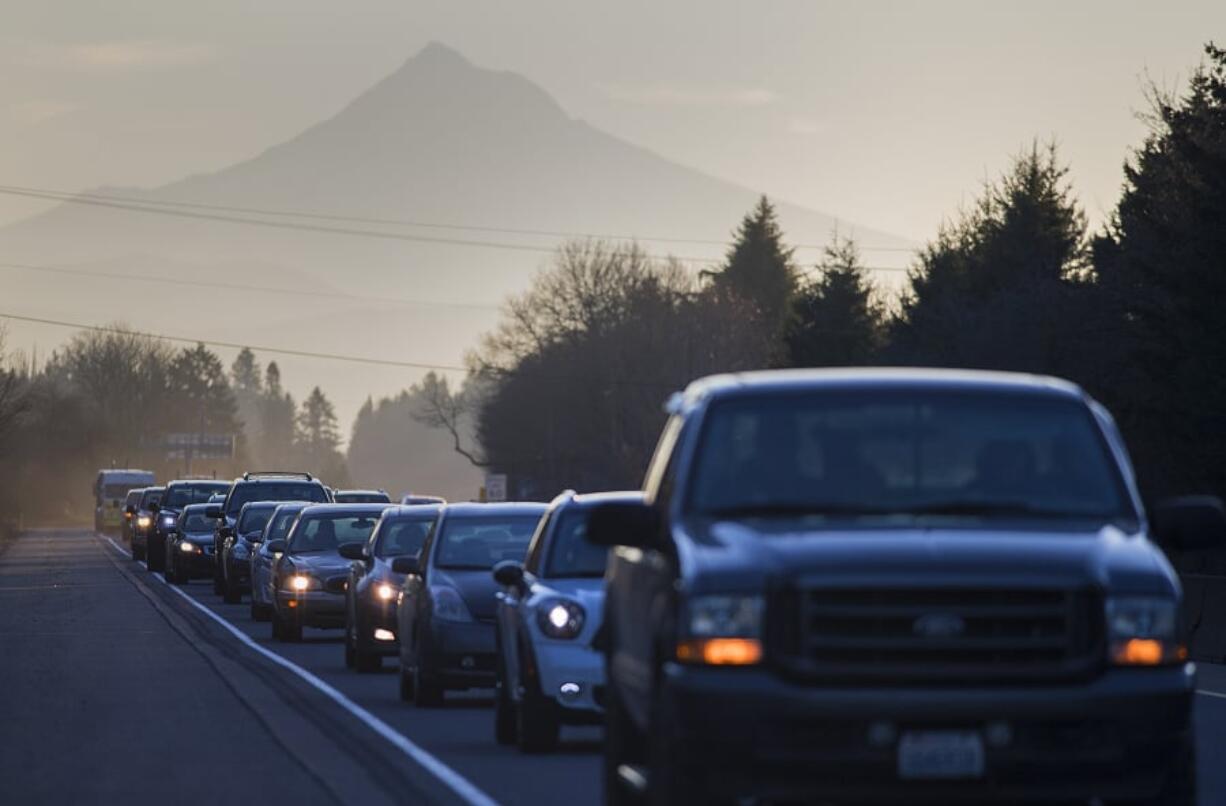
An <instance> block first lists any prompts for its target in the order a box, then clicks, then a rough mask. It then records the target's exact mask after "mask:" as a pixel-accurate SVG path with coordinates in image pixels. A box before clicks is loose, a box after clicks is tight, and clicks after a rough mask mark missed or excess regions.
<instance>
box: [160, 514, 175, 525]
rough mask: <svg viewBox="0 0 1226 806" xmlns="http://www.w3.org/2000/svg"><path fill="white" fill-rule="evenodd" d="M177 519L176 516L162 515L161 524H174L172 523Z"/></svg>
mask: <svg viewBox="0 0 1226 806" xmlns="http://www.w3.org/2000/svg"><path fill="white" fill-rule="evenodd" d="M177 520H178V518H176V517H175V516H174V515H163V516H162V525H163V526H174V525H175V521H177Z"/></svg>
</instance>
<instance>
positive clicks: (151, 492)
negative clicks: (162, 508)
mask: <svg viewBox="0 0 1226 806" xmlns="http://www.w3.org/2000/svg"><path fill="white" fill-rule="evenodd" d="M165 490H166V488H165V487H146V488H145V489H144V490H142V491H141V494H140V500H139V501H138V502H137V503H136V507H135V508H134V510H133V512H132V559H134V560H140V561H143V560H145V559H146V558H147V557H148V554H149V540H150V539H151V536H152V535H153V518H154V509H155V508H156V507H157V505H158V502H159V501H161V500H162V493H163V492H165Z"/></svg>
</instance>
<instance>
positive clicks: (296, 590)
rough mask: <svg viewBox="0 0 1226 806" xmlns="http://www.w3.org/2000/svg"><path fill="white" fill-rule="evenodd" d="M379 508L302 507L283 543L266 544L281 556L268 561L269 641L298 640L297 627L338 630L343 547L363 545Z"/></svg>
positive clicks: (345, 572) (345, 573)
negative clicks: (270, 564)
mask: <svg viewBox="0 0 1226 806" xmlns="http://www.w3.org/2000/svg"><path fill="white" fill-rule="evenodd" d="M385 508H386V507H384V506H383V505H382V504H326V505H323V506H313V507H307V508H306V509H304V510H303V511H302V512H301V513H300V514H299V515H298V518H297V520H295V521H294V525H293V527H292V528H291V529H290V533H289V536H288V537H287V538H286V539H285V540H283V541H282V540H274V541H272V542H271V543H270V544H269V550H270V551H272V552H273V553H277V552H280V554H281V556H280V557H279V558H278V559H277V560H276V561H275V562H274V563H273V572H272V586H273V611H272V637H273V638H275V639H278V640H281V641H300V640H302V629H303V628H304V627H314V628H320V629H342V628H343V627H344V626H345V587H346V586H347V585H348V583H349V568H350V564H351V562H352V561H351V560H348V559H345V558H344V557H342V556H341V554H340V547H341V546H343V545H345V544H359V545H362V544H365V543H366V541H367V540H369V539H370V533H371V532H372V531H374V528H375V524H376V523H378V521H379V517H380V516H381V515H382V514H383V510H384V509H385Z"/></svg>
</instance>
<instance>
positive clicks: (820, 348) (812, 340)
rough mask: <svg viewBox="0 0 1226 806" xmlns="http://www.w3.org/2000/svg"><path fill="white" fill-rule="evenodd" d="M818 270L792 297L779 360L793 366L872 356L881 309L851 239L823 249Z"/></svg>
mask: <svg viewBox="0 0 1226 806" xmlns="http://www.w3.org/2000/svg"><path fill="white" fill-rule="evenodd" d="M817 270H818V276H817V278H816V279H814V280H813V281H812V282H810V283H808V284H807V285H805V286H803V287H802V288H801V289H800V291H798V292H797V294H796V296H795V298H794V299H793V301H792V306H791V317H790V318H789V320H788V323H787V326H786V328H785V330H784V335H783V346H784V350H783V359H784V363H785V364H786V365H788V366H793V367H846V366H855V365H861V364H871V363H873V362H875V361H876V360H877V357H878V353H879V351H880V349H881V345H882V338H883V335H884V326H885V311H884V308H883V307H882V305H881V303H880V302H879V301H878V300H877V298H876V293H875V291H874V289H873V285H872V283H871V282H870V281H869V278H868V273H867V270H866V269H865V267H864V265H863V264H862V263H861V262H860V255H859V252H858V251H857V249H856V245H855V242H854V241H851V240H839V239H838V238H836V239H835V240H834V242H833V243H831V244H830V245H829V246H827V247H826V249H825V255H824V257H823V259H822V261H821V263H820V264H818V267H817Z"/></svg>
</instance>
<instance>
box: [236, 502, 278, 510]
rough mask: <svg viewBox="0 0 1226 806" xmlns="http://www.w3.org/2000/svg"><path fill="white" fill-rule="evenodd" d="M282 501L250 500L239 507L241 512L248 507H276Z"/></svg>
mask: <svg viewBox="0 0 1226 806" xmlns="http://www.w3.org/2000/svg"><path fill="white" fill-rule="evenodd" d="M280 503H281V502H280V501H248V502H247V503H245V504H243V505H242V506H241V507H239V510H238V511H239V512H242V511H243V510H247V509H276V508H277V505H278V504H280Z"/></svg>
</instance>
